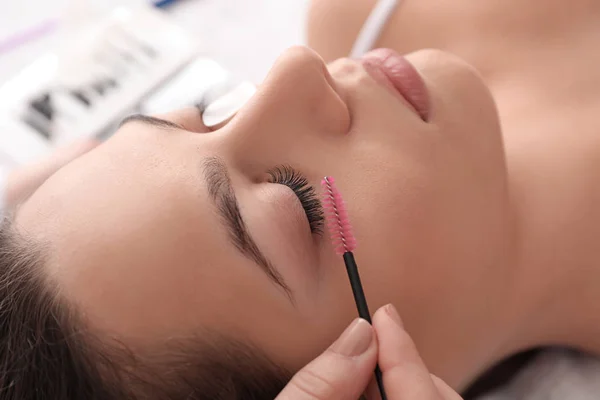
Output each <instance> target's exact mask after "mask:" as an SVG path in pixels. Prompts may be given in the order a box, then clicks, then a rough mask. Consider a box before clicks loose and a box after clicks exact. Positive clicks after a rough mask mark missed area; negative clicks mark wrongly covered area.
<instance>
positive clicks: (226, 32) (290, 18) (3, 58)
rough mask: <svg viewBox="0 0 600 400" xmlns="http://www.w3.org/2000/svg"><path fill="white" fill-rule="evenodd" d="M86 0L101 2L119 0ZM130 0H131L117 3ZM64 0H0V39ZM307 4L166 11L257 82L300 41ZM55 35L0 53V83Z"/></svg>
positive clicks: (287, 0) (235, 0) (199, 4)
mask: <svg viewBox="0 0 600 400" xmlns="http://www.w3.org/2000/svg"><path fill="white" fill-rule="evenodd" d="M74 1H81V2H83V1H85V0H74ZM88 1H90V0H88ZM91 1H92V2H95V3H102V6H103V7H105V6H106V4H108V3H118V2H119V1H116V0H112V1H109V0H103V1H101V2H100V1H99V0H91ZM131 1H135V0H123V1H121V3H131ZM66 5H67V0H51V1H50V0H19V1H12V0H1V1H0V41H2V40H3V39H4V38H6V37H7V36H8V35H10V34H11V33H14V32H15V31H20V30H23V29H26V28H28V27H31V26H34V25H36V24H38V23H40V22H41V21H44V20H47V19H49V18H56V17H58V16H60V14H61V13H62V12H63V11H64V9H65V7H66ZM307 5H308V0H181V1H180V2H179V3H176V4H175V5H173V6H172V7H171V8H170V9H169V13H170V14H171V15H172V16H173V18H174V19H175V20H176V21H177V22H178V23H179V24H180V25H181V26H182V27H183V28H184V29H185V30H187V31H188V32H190V33H192V34H193V35H195V36H196V37H197V38H198V40H199V42H200V43H202V45H201V50H202V52H203V53H206V54H207V55H209V56H211V57H214V58H215V60H217V61H218V62H219V63H220V64H221V65H223V66H224V67H225V68H227V69H229V70H230V71H231V72H232V73H234V74H236V75H239V76H240V78H245V79H250V80H252V81H254V82H257V83H258V82H260V81H261V80H262V79H263V78H264V76H265V74H266V72H267V71H268V69H269V67H270V65H272V63H273V61H274V60H275V59H276V58H277V56H278V55H279V54H280V53H281V52H282V51H283V50H284V49H286V48H287V47H289V46H292V45H294V44H302V43H303V42H304V21H305V17H306V9H307ZM57 37H58V35H57V34H53V35H50V36H47V37H45V38H44V39H41V40H36V41H33V42H30V43H29V44H27V45H25V46H23V47H21V48H19V49H18V50H15V51H11V52H9V53H4V54H0V83H1V82H4V81H5V80H7V79H8V78H9V77H10V76H11V75H12V74H14V73H16V72H17V71H19V69H21V68H23V67H24V66H25V65H27V64H28V63H30V62H32V61H33V60H34V59H35V58H36V57H37V56H38V55H39V54H40V53H41V52H42V51H47V50H48V49H49V47H51V46H52V45H54V44H55V43H56V42H57V40H56V38H57ZM249 43H250V44H251V45H248V44H249Z"/></svg>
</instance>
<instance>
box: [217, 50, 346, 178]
mask: <svg viewBox="0 0 600 400" xmlns="http://www.w3.org/2000/svg"><path fill="white" fill-rule="evenodd" d="M349 127H350V115H349V111H348V107H347V106H346V104H345V103H344V101H343V100H342V98H341V97H340V96H339V95H338V93H337V91H336V89H335V82H334V80H333V78H332V77H331V75H330V74H329V72H328V70H327V66H326V65H325V63H324V61H323V60H322V58H321V57H320V56H319V55H317V54H316V53H315V52H314V51H312V50H310V49H308V48H305V47H294V48H291V49H289V50H287V51H286V52H284V54H282V55H281V56H280V57H279V59H278V60H277V61H276V63H275V65H274V66H273V68H272V69H271V72H270V73H269V74H268V75H267V78H266V79H265V81H264V83H263V84H262V85H261V86H260V87H259V88H258V91H257V92H256V94H255V95H254V96H253V98H252V99H251V100H250V101H249V102H248V104H247V105H246V106H245V107H243V108H242V109H241V110H240V111H239V112H238V114H237V116H236V117H235V118H234V119H233V120H232V121H231V122H230V123H229V124H228V125H227V126H225V127H224V128H223V129H222V131H223V134H222V138H223V140H224V141H225V142H226V144H227V145H226V148H227V149H229V150H230V151H231V152H232V154H231V157H232V158H233V159H234V160H236V161H237V162H239V163H241V164H246V165H245V166H246V167H247V166H248V164H251V165H254V166H256V165H258V164H271V165H272V164H273V163H294V162H296V161H297V160H298V159H299V158H301V156H302V155H303V154H305V153H306V152H313V153H314V152H316V151H318V150H317V149H318V148H320V147H322V146H327V145H330V144H331V143H332V142H334V141H335V140H339V138H340V137H341V136H343V135H344V134H345V133H347V132H348V129H349Z"/></svg>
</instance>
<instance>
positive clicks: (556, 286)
mask: <svg viewBox="0 0 600 400" xmlns="http://www.w3.org/2000/svg"><path fill="white" fill-rule="evenodd" d="M599 82H600V80H599ZM598 87H600V86H598ZM598 105H600V104H598V102H596V103H594V106H596V107H597V106H598ZM573 109H574V110H576V111H570V110H571V108H570V107H568V106H566V105H565V104H562V105H561V106H560V107H557V109H556V110H554V111H553V110H552V109H547V110H546V112H547V115H548V118H545V119H541V120H539V121H536V122H532V121H528V122H527V123H524V124H521V125H520V126H523V127H526V128H523V129H521V130H519V129H515V130H513V131H507V132H508V133H507V134H506V135H505V137H506V146H507V154H509V157H508V158H509V162H508V165H509V176H510V180H511V182H510V185H511V191H512V192H511V193H512V197H513V198H512V203H513V205H514V207H515V210H516V214H517V216H516V219H517V221H518V237H519V240H518V252H517V253H518V255H517V261H516V269H515V279H514V287H513V291H512V296H511V299H509V301H511V304H509V305H508V306H509V307H511V308H513V309H514V310H515V311H518V312H517V313H516V314H515V320H516V323H515V325H514V326H516V327H517V328H518V329H517V330H516V331H515V332H513V334H512V340H511V341H510V346H509V347H508V348H507V350H508V351H511V352H512V351H519V350H522V349H525V348H529V347H534V346H540V345H560V346H569V347H575V348H579V349H582V350H585V351H588V352H592V353H596V354H600V317H599V316H600V312H599V311H600V246H599V245H598V244H597V239H598V238H599V237H600V207H598V199H599V196H600V168H598V164H599V163H600V137H598V135H597V131H596V129H595V125H596V123H595V122H594V120H595V119H596V117H595V112H593V111H592V112H588V111H586V110H585V109H583V108H581V107H578V108H573ZM505 125H506V127H509V126H511V125H510V124H508V123H506V124H505ZM513 126H514V127H516V126H519V125H518V124H515V125H513ZM575 134H576V135H577V138H578V139H577V140H573V136H572V135H575ZM532 143H535V145H532Z"/></svg>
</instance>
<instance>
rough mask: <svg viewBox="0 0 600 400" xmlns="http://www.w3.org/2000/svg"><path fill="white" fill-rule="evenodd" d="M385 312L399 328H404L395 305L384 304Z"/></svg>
mask: <svg viewBox="0 0 600 400" xmlns="http://www.w3.org/2000/svg"><path fill="white" fill-rule="evenodd" d="M385 312H386V313H387V315H388V316H389V317H390V318H391V319H392V321H394V322H395V323H397V324H398V326H399V327H400V328H404V323H403V322H402V318H400V314H398V311H397V310H396V307H394V305H393V304H388V305H387V306H385Z"/></svg>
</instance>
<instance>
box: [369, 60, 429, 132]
mask: <svg viewBox="0 0 600 400" xmlns="http://www.w3.org/2000/svg"><path fill="white" fill-rule="evenodd" d="M360 61H361V63H362V65H363V67H364V68H365V70H366V71H367V73H369V75H371V77H372V78H373V79H375V80H376V81H377V82H379V83H381V84H383V85H384V86H386V87H387V88H388V89H391V90H392V91H393V92H394V94H399V95H400V97H401V98H402V100H403V102H404V103H405V104H406V105H407V106H409V108H411V109H412V110H413V111H414V112H415V113H417V114H418V115H419V116H420V117H421V119H422V120H423V121H427V119H428V118H429V113H430V103H429V92H428V91H427V86H425V82H424V81H423V78H422V77H421V75H420V74H419V72H418V71H417V70H416V68H415V67H414V66H413V65H412V64H411V63H410V62H409V61H408V60H407V59H406V58H404V57H403V56H401V55H400V54H398V53H397V52H395V51H394V50H391V49H376V50H372V51H370V52H368V53H366V54H365V55H364V56H363V57H362V58H361V60H360Z"/></svg>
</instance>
